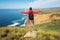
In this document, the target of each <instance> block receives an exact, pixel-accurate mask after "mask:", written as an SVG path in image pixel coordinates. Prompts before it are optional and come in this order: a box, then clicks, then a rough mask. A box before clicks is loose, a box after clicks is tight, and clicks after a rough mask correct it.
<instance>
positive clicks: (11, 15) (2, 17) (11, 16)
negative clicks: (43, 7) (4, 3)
mask: <svg viewBox="0 0 60 40" xmlns="http://www.w3.org/2000/svg"><path fill="white" fill-rule="evenodd" d="M22 11H23V12H24V11H25V10H23V9H0V27H4V26H22V25H25V22H26V20H27V15H24V14H22V13H21V12H22Z"/></svg>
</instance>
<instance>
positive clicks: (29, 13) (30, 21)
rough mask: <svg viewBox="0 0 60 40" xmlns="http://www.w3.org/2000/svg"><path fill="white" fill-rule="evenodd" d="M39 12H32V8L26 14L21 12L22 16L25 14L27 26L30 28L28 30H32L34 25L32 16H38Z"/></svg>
mask: <svg viewBox="0 0 60 40" xmlns="http://www.w3.org/2000/svg"><path fill="white" fill-rule="evenodd" d="M39 12H40V11H37V12H36V11H33V10H32V7H30V8H29V10H28V11H26V12H22V13H23V14H27V15H28V21H27V24H28V25H29V26H30V28H31V29H32V28H33V27H32V25H34V14H38V13H39Z"/></svg>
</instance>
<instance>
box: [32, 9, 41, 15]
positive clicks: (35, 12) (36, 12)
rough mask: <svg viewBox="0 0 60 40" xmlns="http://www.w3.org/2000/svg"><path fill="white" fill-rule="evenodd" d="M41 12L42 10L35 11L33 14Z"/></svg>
mask: <svg viewBox="0 0 60 40" xmlns="http://www.w3.org/2000/svg"><path fill="white" fill-rule="evenodd" d="M39 12H41V11H40V10H39V11H33V14H38V13H39Z"/></svg>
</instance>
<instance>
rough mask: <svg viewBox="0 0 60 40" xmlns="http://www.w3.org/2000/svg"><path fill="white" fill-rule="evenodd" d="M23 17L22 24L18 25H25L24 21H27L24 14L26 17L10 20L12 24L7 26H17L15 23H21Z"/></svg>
mask: <svg viewBox="0 0 60 40" xmlns="http://www.w3.org/2000/svg"><path fill="white" fill-rule="evenodd" d="M24 19H25V22H24V24H22V25H20V26H25V23H26V21H27V16H26V17H22V19H19V20H14V21H12V23H13V24H11V25H8V26H17V25H19V24H20V23H21V21H22V20H24Z"/></svg>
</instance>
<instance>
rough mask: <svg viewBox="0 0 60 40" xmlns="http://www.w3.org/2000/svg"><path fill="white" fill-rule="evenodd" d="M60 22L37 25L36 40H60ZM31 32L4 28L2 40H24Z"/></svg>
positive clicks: (1, 32) (25, 28) (26, 28)
mask: <svg viewBox="0 0 60 40" xmlns="http://www.w3.org/2000/svg"><path fill="white" fill-rule="evenodd" d="M59 24H60V20H53V21H52V22H49V23H44V24H39V25H35V26H34V27H35V28H36V29H37V32H38V33H37V37H36V40H60V25H59ZM28 31H29V28H28V27H2V28H0V40H24V38H23V36H24V35H25V34H26V33H27V32H28Z"/></svg>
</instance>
